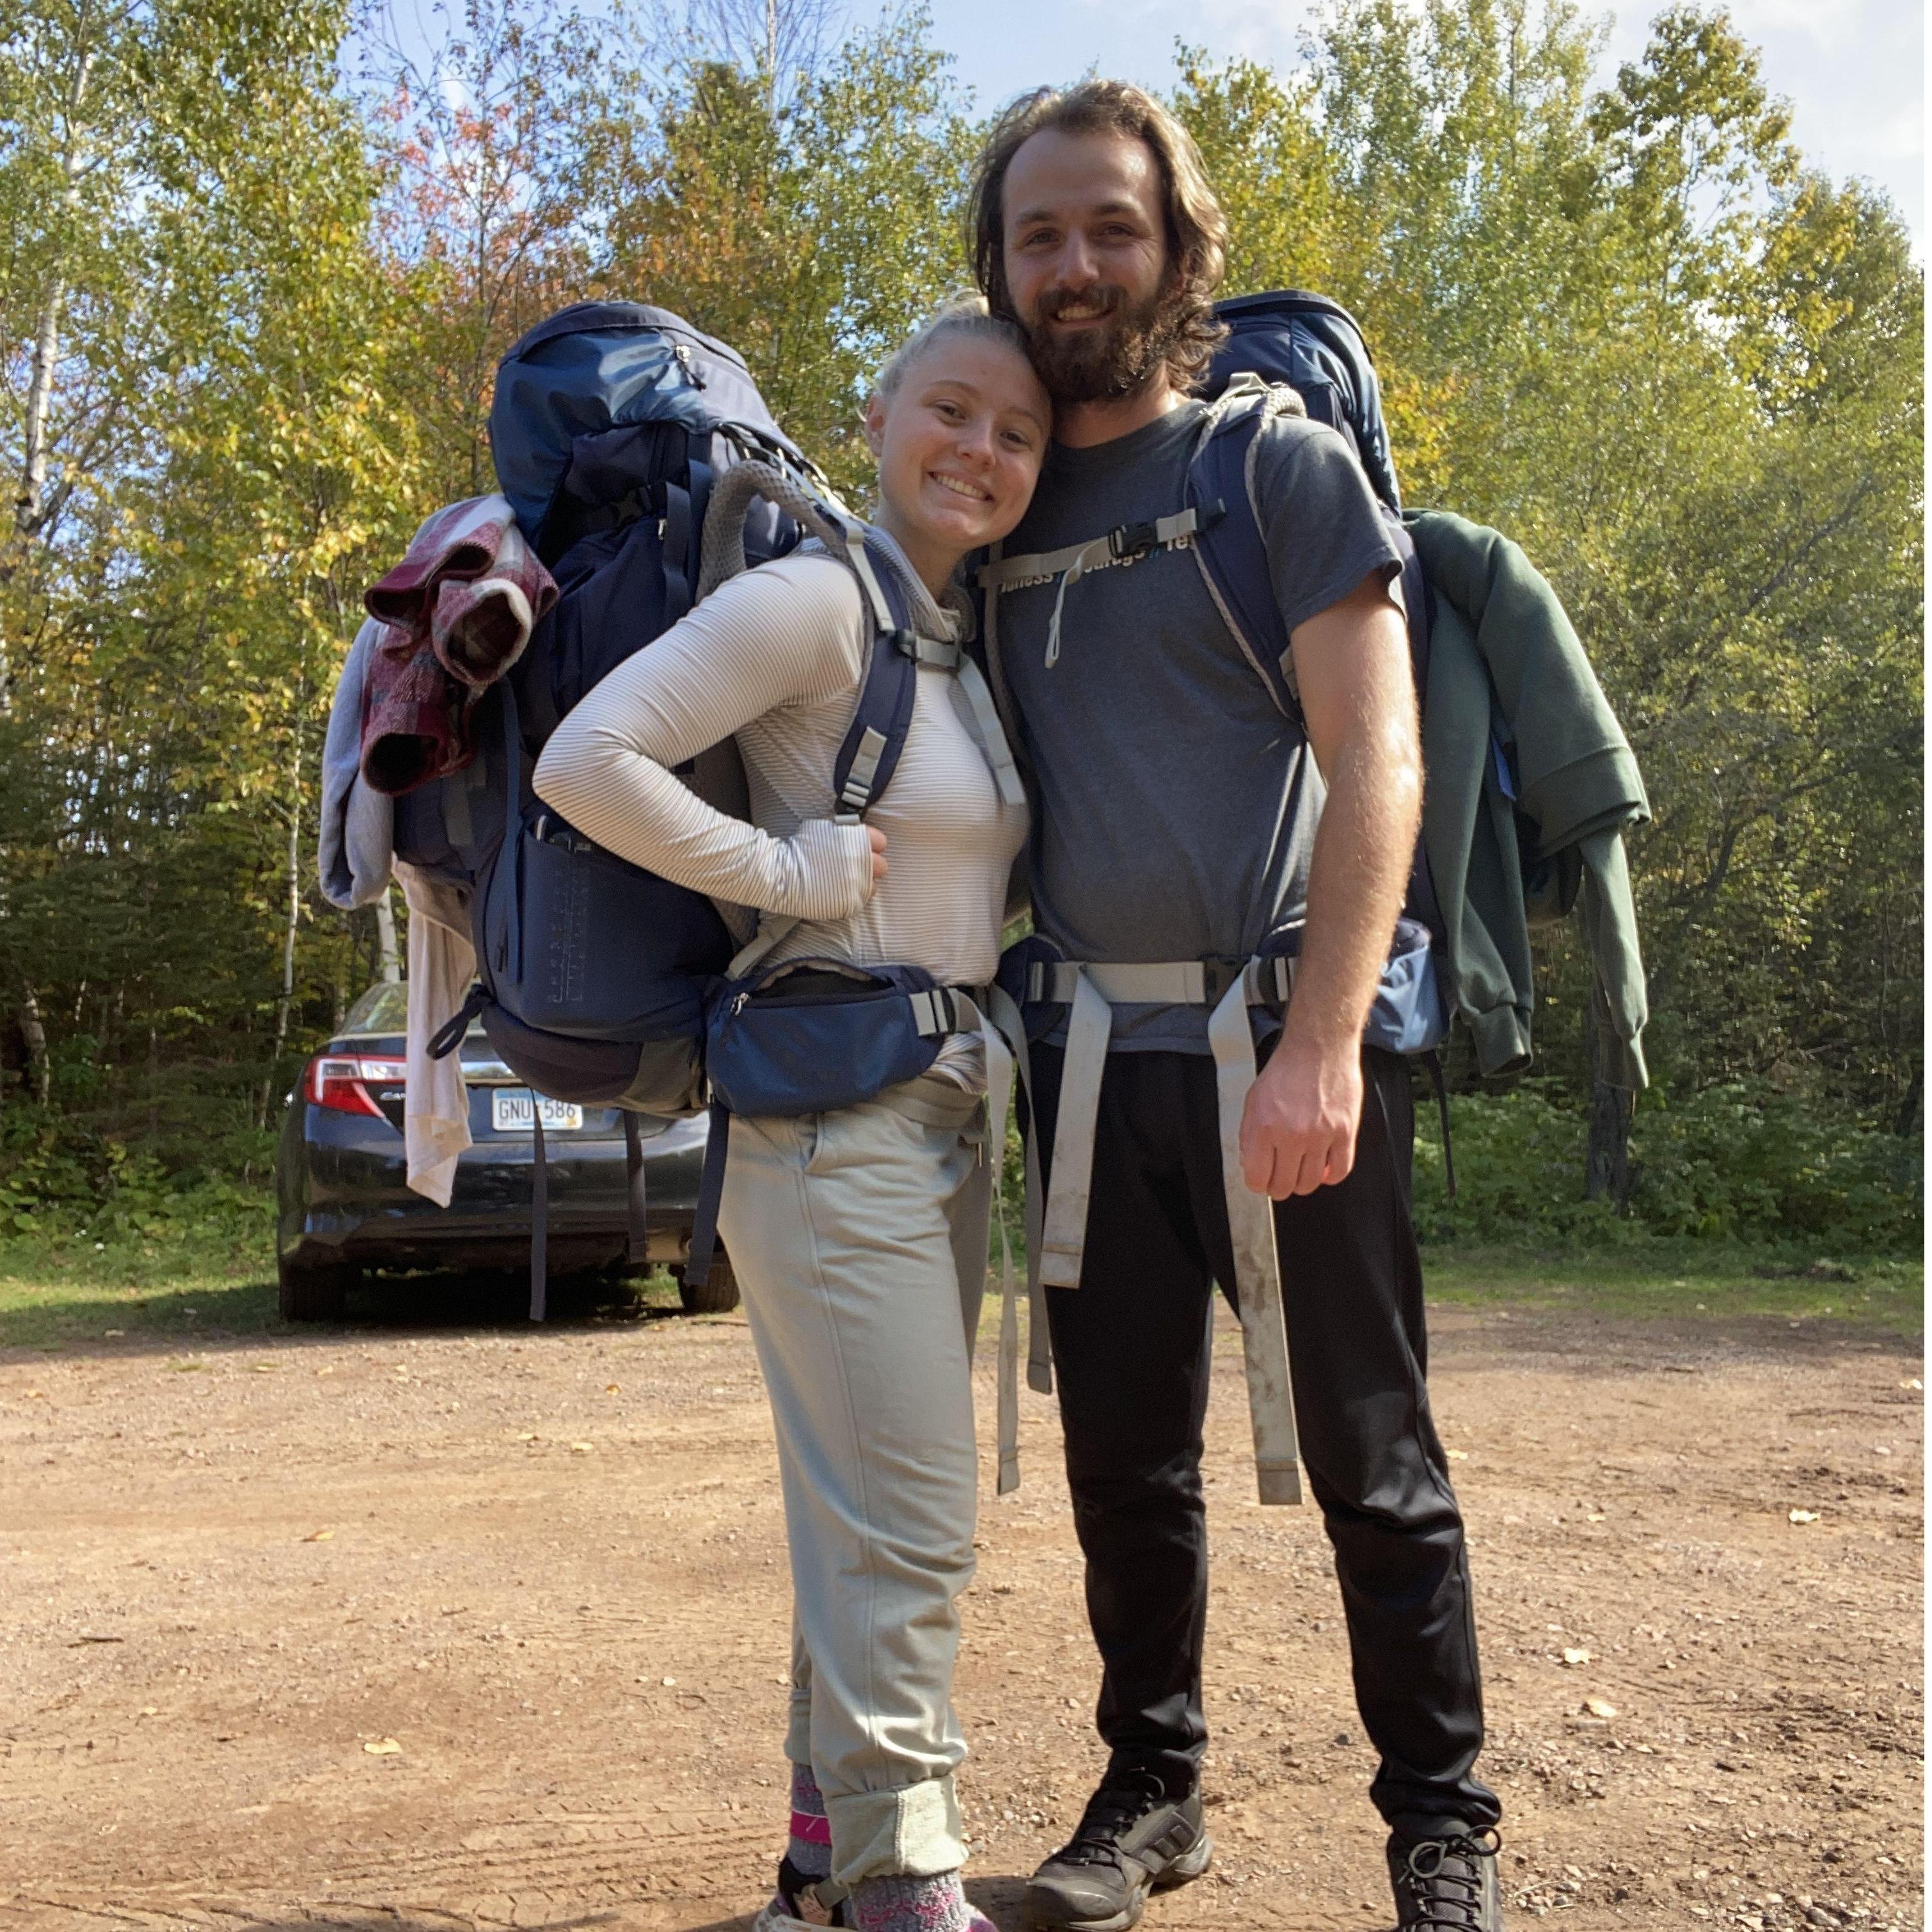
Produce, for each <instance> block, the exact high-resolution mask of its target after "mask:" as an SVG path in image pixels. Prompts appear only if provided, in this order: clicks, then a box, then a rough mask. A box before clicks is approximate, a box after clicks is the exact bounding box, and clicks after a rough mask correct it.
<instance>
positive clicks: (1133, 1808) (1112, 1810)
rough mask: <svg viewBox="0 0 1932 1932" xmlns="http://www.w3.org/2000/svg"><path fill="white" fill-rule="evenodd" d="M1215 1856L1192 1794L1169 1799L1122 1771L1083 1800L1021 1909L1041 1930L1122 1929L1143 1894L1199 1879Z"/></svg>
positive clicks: (1155, 1785) (1137, 1911)
mask: <svg viewBox="0 0 1932 1932" xmlns="http://www.w3.org/2000/svg"><path fill="white" fill-rule="evenodd" d="M1213 1856H1214V1841H1213V1840H1212V1839H1211V1838H1209V1837H1208V1832H1207V1828H1206V1827H1205V1825H1204V1824H1203V1823H1202V1817H1201V1799H1200V1794H1199V1793H1196V1794H1195V1795H1194V1796H1193V1797H1190V1798H1184V1799H1181V1800H1179V1801H1178V1802H1176V1801H1175V1800H1173V1799H1169V1797H1168V1796H1167V1794H1166V1792H1165V1791H1164V1790H1163V1789H1162V1788H1161V1786H1160V1782H1159V1781H1158V1780H1157V1779H1156V1778H1154V1777H1153V1776H1152V1775H1151V1774H1149V1773H1148V1772H1124V1773H1123V1774H1122V1775H1120V1776H1119V1777H1110V1778H1108V1779H1107V1781H1106V1782H1105V1783H1104V1784H1103V1785H1102V1786H1101V1787H1100V1790H1098V1791H1097V1792H1095V1793H1094V1796H1092V1797H1091V1799H1088V1802H1087V1809H1086V1811H1085V1814H1083V1816H1082V1818H1081V1820H1080V1829H1079V1830H1078V1831H1077V1832H1075V1833H1074V1835H1073V1838H1071V1839H1070V1841H1068V1842H1067V1843H1066V1844H1065V1845H1064V1846H1062V1847H1061V1849H1060V1850H1058V1851H1057V1852H1055V1853H1054V1855H1052V1858H1049V1859H1048V1860H1047V1861H1046V1864H1043V1865H1042V1866H1041V1867H1040V1869H1039V1870H1038V1871H1037V1872H1035V1873H1034V1875H1033V1878H1032V1880H1031V1882H1030V1883H1029V1884H1028V1886H1027V1893H1026V1899H1027V1909H1028V1914H1029V1915H1030V1916H1031V1921H1032V1922H1033V1924H1034V1925H1036V1926H1038V1927H1042V1928H1043V1929H1044V1932H1127V1927H1129V1926H1130V1925H1138V1924H1139V1923H1140V1917H1141V1913H1142V1910H1143V1909H1145V1906H1146V1904H1147V1899H1148V1893H1149V1892H1150V1891H1157V1890H1159V1891H1164V1890H1166V1888H1167V1887H1168V1886H1169V1885H1185V1884H1186V1883H1187V1881H1188V1880H1189V1879H1191V1878H1199V1876H1201V1874H1202V1873H1203V1872H1205V1870H1207V1869H1208V1860H1209V1859H1210V1858H1212V1857H1213Z"/></svg>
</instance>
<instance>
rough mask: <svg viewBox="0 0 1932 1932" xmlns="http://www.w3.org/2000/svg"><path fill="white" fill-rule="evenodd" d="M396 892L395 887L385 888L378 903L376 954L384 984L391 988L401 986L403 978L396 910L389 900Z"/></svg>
mask: <svg viewBox="0 0 1932 1932" xmlns="http://www.w3.org/2000/svg"><path fill="white" fill-rule="evenodd" d="M394 890H395V887H394V886H384V887H383V896H382V897H381V898H379V899H378V900H377V901H376V946H377V957H378V959H380V962H381V965H382V975H383V984H384V985H385V986H400V985H401V983H402V977H403V968H402V961H401V956H400V955H399V954H398V952H397V950H396V909H395V906H394V905H393V904H392V903H391V901H390V898H389V895H390V893H391V892H393V891H394Z"/></svg>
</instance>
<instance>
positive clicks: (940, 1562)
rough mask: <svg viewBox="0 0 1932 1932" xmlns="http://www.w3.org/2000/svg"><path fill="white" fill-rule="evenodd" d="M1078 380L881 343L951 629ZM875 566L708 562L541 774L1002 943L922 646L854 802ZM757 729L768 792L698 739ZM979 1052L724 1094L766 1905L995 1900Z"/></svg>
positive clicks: (921, 551)
mask: <svg viewBox="0 0 1932 1932" xmlns="http://www.w3.org/2000/svg"><path fill="white" fill-rule="evenodd" d="M1051 426H1052V411H1051V409H1050V407H1049V404H1048V401H1047V398H1046V392H1045V391H1044V390H1043V389H1042V387H1041V386H1040V380H1039V379H1038V377H1036V376H1035V375H1034V372H1033V369H1032V367H1031V364H1030V363H1029V362H1028V359H1027V356H1026V352H1025V346H1024V343H1023V341H1022V338H1021V336H1020V335H1019V332H1018V330H1017V329H1015V328H1013V326H1011V325H1010V324H1009V323H1005V322H1003V321H1000V320H995V318H993V317H991V316H990V315H989V314H988V313H987V312H986V307H985V305H984V304H983V303H981V302H977V300H971V301H968V302H962V303H959V304H955V305H953V306H951V307H950V308H947V309H946V310H944V311H941V314H939V315H938V316H937V317H935V319H934V320H932V322H930V323H928V324H927V325H926V327H925V328H923V329H921V330H920V331H919V333H918V334H917V335H915V336H914V337H913V338H912V340H911V341H909V342H908V343H907V344H905V346H904V347H903V348H902V349H901V350H899V352H898V354H896V355H895V356H894V357H893V358H892V360H891V361H890V362H889V363H888V364H887V365H886V368H885V370H884V371H883V373H882V374H881V375H880V378H879V380H878V383H877V392H876V393H875V394H874V396H873V398H872V399H871V405H870V407H869V408H868V412H867V415H866V419H865V433H866V437H867V440H868V442H869V443H870V445H871V449H872V451H873V453H874V455H875V457H876V458H877V460H878V477H879V481H878V509H877V516H876V519H875V521H874V523H873V525H872V526H871V528H870V529H869V530H868V532H867V538H866V547H867V550H868V553H869V554H870V555H871V556H872V558H873V559H874V563H875V565H877V564H878V563H880V562H882V563H883V566H884V567H885V568H886V569H887V570H889V571H891V573H892V574H893V575H894V576H895V577H896V578H897V579H898V587H899V589H901V592H903V594H904V597H905V598H906V600H907V604H908V605H909V607H910V611H911V613H912V622H913V628H914V630H915V631H917V632H918V633H919V634H920V635H921V636H922V637H926V638H929V639H931V640H935V641H938V642H953V641H956V640H957V638H958V636H959V628H960V622H961V619H960V617H959V614H958V611H957V609H956V608H949V607H948V602H949V601H952V602H953V603H954V604H957V599H956V598H952V599H949V596H948V592H949V586H950V583H951V580H952V577H953V572H954V571H955V569H956V566H957V565H959V562H960V561H961V560H962V558H964V557H965V556H966V555H967V553H968V552H969V551H971V550H977V549H978V548H980V547H982V546H983V545H985V544H989V543H992V542H993V541H997V540H998V539H1000V538H1003V537H1004V536H1005V535H1007V533H1008V532H1010V531H1011V530H1012V529H1013V527H1014V526H1015V525H1016V523H1018V522H1019V519H1020V517H1021V516H1022V514H1023V513H1024V512H1025V509H1026V508H1027V505H1028V502H1029V501H1030V500H1031V497H1032V495H1033V491H1034V484H1035V483H1036V482H1037V480H1038V478H1039V475H1040V464H1041V462H1042V460H1043V458H1044V456H1045V454H1046V448H1047V444H1048V441H1049V437H1050V434H1051ZM872 637H873V631H872V626H871V622H870V620H869V618H868V610H867V606H866V604H865V600H864V598H863V597H862V594H861V590H860V587H859V583H858V581H857V580H856V578H855V577H854V575H853V571H851V570H850V568H847V565H845V564H844V562H842V561H841V560H840V559H838V558H837V557H836V556H833V555H832V554H831V553H829V552H828V551H826V550H824V549H823V548H821V547H817V546H815V545H812V544H807V545H806V546H805V547H802V548H801V549H800V550H797V551H795V552H793V553H792V554H791V555H790V556H787V557H784V558H782V559H779V560H778V561H777V562H771V563H767V564H764V565H760V567H758V568H756V569H754V570H751V571H747V572H745V574H743V575H742V576H739V577H736V578H733V580H730V581H729V582H727V583H725V584H724V586H722V587H721V588H720V589H718V590H716V591H715V592H713V593H712V595H710V596H709V598H706V600H705V601H704V602H703V603H702V604H700V605H699V606H698V607H697V609H695V610H693V611H692V612H691V613H690V615H689V616H687V617H685V618H684V619H682V621H681V622H679V623H678V624H677V625H675V626H673V628H671V629H670V631H667V632H666V633H665V634H664V636H662V637H660V638H659V639H658V640H657V641H656V642H655V643H653V644H652V645H651V646H650V647H649V649H647V650H644V651H642V652H639V653H638V654H637V655H636V656H635V657H634V658H631V659H629V660H628V661H627V662H625V664H622V665H621V666H620V667H619V668H618V669H616V670H614V671H613V672H612V673H611V674H610V676H608V677H607V678H606V679H604V682H602V683H601V684H600V685H598V687H597V688H595V690H594V691H592V692H591V693H590V694H589V696H588V697H586V698H585V699H584V700H583V702H582V703H580V704H579V705H578V706H577V708H576V709H575V710H574V711H573V712H571V714H570V715H569V716H568V718H566V719H565V721H564V723H563V724H562V726H561V727H560V728H559V730H557V732H556V734H555V735H554V736H553V737H552V739H550V743H549V745H548V746H547V748H546V749H545V751H544V754H543V757H542V760H541V763H539V765H538V768H537V772H536V788H537V790H538V793H539V794H540V795H541V797H542V798H543V799H544V801H545V802H546V803H547V804H550V805H553V806H554V807H555V808H556V809H557V810H558V811H559V812H561V813H562V814H563V815H564V817H566V818H567V819H568V820H570V822H571V823H572V824H573V825H574V826H577V827H579V828H580V829H581V830H583V831H584V832H586V833H588V834H589V835H590V836H591V837H592V838H595V839H597V840H598V841H599V842H600V843H601V844H604V845H605V846H607V847H609V848H610V850H613V851H614V852H616V853H619V854H620V855H621V856H623V857H625V858H626V859H630V860H631V861H632V862H634V863H636V864H638V865H643V866H646V867H648V868H649V869H650V870H651V871H654V872H656V873H658V874H661V875H662V876H663V877H666V878H669V879H671V880H675V881H676V882H677V883H679V884H680V885H684V886H689V887H691V888H692V889H694V890H697V891H699V892H706V893H709V894H710V895H713V896H714V897H716V898H721V899H726V900H729V901H733V902H735V903H736V904H741V905H745V906H751V907H757V908H759V909H760V911H761V912H763V913H767V914H770V915H773V916H775V918H782V919H787V920H790V919H796V921H797V922H798V923H797V924H796V926H793V927H791V928H790V930H789V931H788V932H787V933H786V934H785V936H784V938H783V939H782V940H781V941H779V942H778V944H776V945H775V947H773V948H772V950H771V952H770V953H769V956H768V963H769V962H783V961H784V960H786V959H794V958H797V959H804V958H809V959H814V960H827V961H835V962H847V963H848V964H850V965H855V966H861V967H877V966H882V965H912V966H916V967H919V968H922V969H923V970H924V971H926V972H927V973H929V974H931V975H932V977H933V979H934V980H936V981H938V982H939V983H941V984H943V985H953V986H978V985H983V984H984V983H986V982H987V981H989V980H991V979H992V976H993V973H994V970H995V965H996V962H997V959H998V952H999V938H1000V926H1001V916H1002V913H1003V910H1004V904H1005V895H1006V889H1007V878H1008V876H1009V873H1010V868H1011V867H1012V865H1013V860H1014V858H1015V856H1016V854H1017V853H1019V850H1020V849H1021V847H1022V845H1023V844H1024V843H1025V837H1026V830H1027V814H1026V808H1025V805H1023V804H1021V803H1019V802H1007V801H1006V800H1005V799H1003V798H1002V796H1001V790H1000V788H999V787H998V784H996V782H995V775H994V772H993V769H992V765H991V763H989V750H988V748H987V746H986V742H985V741H984V739H983V738H982V736H981V735H980V725H979V724H978V722H977V719H976V717H975V714H974V709H973V706H971V703H970V702H969V700H968V697H967V694H965V691H963V690H962V688H961V687H960V685H959V680H958V679H957V678H956V676H955V675H954V674H953V673H951V672H950V671H949V670H946V669H944V667H941V666H938V665H933V666H926V665H925V664H922V667H921V669H920V670H919V675H918V679H917V687H916V698H915V703H914V707H913V716H912V722H911V724H910V728H909V730H908V731H907V736H906V739H905V743H904V750H903V752H902V754H901V757H900V760H899V763H898V768H897V770H896V772H895V774H894V775H893V777H892V782H891V784H890V786H889V788H888V789H887V790H886V792H885V793H884V794H883V796H882V797H881V798H880V799H879V800H878V802H877V803H876V804H875V805H874V806H873V807H872V808H871V809H870V810H869V811H868V812H867V813H866V814H865V822H864V823H841V822H838V821H839V817H840V810H839V806H838V802H837V800H836V799H835V796H834V793H833V787H832V766H833V762H834V760H835V757H836V755H837V754H838V748H839V746H840V744H841V740H842V739H843V738H844V735H845V733H846V731H847V727H848V726H849V725H850V722H851V721H852V718H853V712H854V709H855V706H856V702H857V700H858V697H859V690H860V686H861V682H862V679H863V676H864V674H865V669H866V664H867V656H868V652H869V651H870V649H871V643H872ZM727 736H735V738H736V742H737V745H738V747H739V751H740V753H741V754H742V757H743V759H744V761H745V768H746V772H747V775H748V778H749V780H750V787H751V819H752V822H751V823H745V822H744V821H742V820H738V819H735V818H732V817H728V816H727V815H725V814H722V813H721V812H718V811H715V810H713V809H712V808H711V807H709V806H708V805H705V804H704V803H703V802H701V801H700V800H699V799H697V798H696V797H695V796H693V794H692V793H691V792H690V791H689V790H687V789H686V788H685V786H684V785H683V784H681V783H680V782H679V781H678V779H677V778H676V777H675V776H674V775H673V767H675V766H677V765H679V764H680V763H683V762H684V761H685V760H688V759H689V758H691V757H694V756H696V755H697V754H698V753H700V752H701V751H704V750H706V749H707V748H709V747H710V746H711V745H714V744H716V743H718V742H720V741H721V740H722V739H724V738H726V737H727ZM984 1059H985V1056H984V1053H983V1049H982V1047H981V1046H980V1040H979V1039H978V1037H977V1036H975V1035H973V1034H953V1035H952V1036H950V1037H948V1038H947V1041H946V1043H945V1044H944V1046H942V1048H941V1050H940V1052H939V1055H938V1058H937V1059H936V1060H935V1061H934V1062H933V1064H932V1067H931V1068H930V1070H929V1071H928V1072H926V1073H924V1074H922V1075H920V1076H919V1077H917V1078H916V1079H912V1080H909V1081H906V1082H903V1083H901V1085H897V1086H894V1087H890V1088H886V1090H885V1091H883V1092H881V1093H880V1094H877V1096H875V1097H874V1098H873V1099H871V1100H868V1101H865V1102H864V1103H862V1104H859V1105H857V1106H848V1107H842V1108H840V1109H837V1110H836V1111H835V1112H829V1113H823V1114H814V1115H803V1116H798V1117H783V1118H781V1117H777V1116H766V1117H761V1118H734V1119H733V1121H732V1122H731V1125H730V1158H729V1160H728V1162H727V1166H726V1168H725V1172H724V1195H723V1199H722V1202H721V1205H720V1208H719V1214H718V1225H719V1228H720V1229H721V1233H722V1235H723V1237H724V1242H725V1244H726V1246H727V1247H728V1249H729V1250H730V1256H731V1260H732V1265H733V1268H734V1269H735V1271H736V1274H737V1277H738V1280H739V1285H740V1287H741V1289H742V1295H743V1299H744V1306H745V1312H746V1314H747V1316H748V1319H749V1321H750V1323H751V1330H752V1334H753V1338H754V1342H755V1343H756V1345H757V1351H758V1358H759V1361H760V1365H761V1367H762V1368H763V1372H764V1377H765V1382H766V1387H767V1388H768V1389H769V1391H770V1395H771V1401H772V1416H773V1420H774V1421H775V1425H776V1432H777V1436H778V1457H779V1463H780V1469H781V1477H782V1481H783V1487H784V1505H785V1520H786V1526H787V1535H788V1539H789V1542H790V1552H791V1567H792V1580H793V1602H794V1608H795V1621H794V1640H793V1679H792V1681H793V1689H792V1696H791V1707H790V1726H789V1730H788V1733H787V1739H786V1752H787V1756H788V1757H789V1758H790V1760H791V1766H792V1812H793V1819H792V1832H791V1838H790V1845H789V1846H788V1848H787V1854H786V1856H785V1858H784V1862H783V1863H782V1864H781V1867H780V1868H779V1876H778V1891H777V1895H776V1896H775V1897H774V1898H773V1900H772V1903H770V1905H769V1906H767V1907H766V1909H765V1911H764V1912H763V1913H762V1914H761V1915H760V1918H759V1919H758V1921H757V1922H758V1926H759V1927H760V1932H778V1928H787V1927H804V1926H806V1925H825V1924H833V1925H847V1926H851V1927H856V1928H859V1932H991V1927H989V1925H988V1924H987V1921H986V1920H985V1919H984V1918H981V1917H980V1915H979V1914H978V1913H977V1912H974V1911H973V1910H972V1909H971V1908H970V1907H969V1906H968V1904H967V1903H966V1901H965V1895H964V1894H963V1893H962V1891H961V1889H960V1884H959V1867H960V1865H961V1864H962V1861H963V1860H964V1858H965V1844H964V1842H963V1840H962V1833H961V1827H960V1820H959V1805H958V1802H957V1799H956V1797H955V1796H954V1793H953V1773H954V1771H955V1769H956V1767H957V1766H958V1765H959V1763H960V1761H961V1760H962V1758H964V1757H965V1752H966V1746H965V1739H963V1737H962V1735H961V1733H960V1730H959V1725H958V1724H957V1722H956V1720H955V1718H954V1717H953V1711H952V1706H951V1691H952V1681H953V1664H954V1659H955V1656H956V1651H957V1648H958V1640H959V1616H958V1613H957V1610H956V1607H955V1599H956V1597H957V1596H958V1595H959V1592H960V1591H961V1589H963V1588H964V1587H965V1584H966V1583H967V1582H968V1580H969V1579H970V1577H971V1574H972V1570H973V1526H974V1511H975V1506H976V1501H977V1467H976V1458H975V1452H974V1434H973V1406H972V1395H971V1387H970V1385H969V1379H968V1370H969V1367H970V1363H971V1348H972V1339H973V1331H974V1328H975V1327H976V1325H977V1318H978V1310H979V1304H980V1290H981V1288H982V1285H983V1281H984V1278H985V1272H986V1231H987V1214H988V1201H989V1187H990V1177H991V1175H992V1163H994V1161H995V1160H997V1159H998V1152H997V1151H996V1150H990V1149H989V1148H986V1145H985V1135H986V1129H985V1118H986V1110H985V1106H984V1103H983V1095H984V1093H985V1090H986V1067H985V1064H984Z"/></svg>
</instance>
